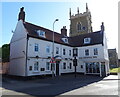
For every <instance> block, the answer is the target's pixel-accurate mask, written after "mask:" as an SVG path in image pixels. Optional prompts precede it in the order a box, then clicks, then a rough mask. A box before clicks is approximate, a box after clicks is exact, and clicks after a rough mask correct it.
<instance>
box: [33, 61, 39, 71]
mask: <svg viewBox="0 0 120 97" xmlns="http://www.w3.org/2000/svg"><path fill="white" fill-rule="evenodd" d="M34 71H39V63H38V62H35V63H34Z"/></svg>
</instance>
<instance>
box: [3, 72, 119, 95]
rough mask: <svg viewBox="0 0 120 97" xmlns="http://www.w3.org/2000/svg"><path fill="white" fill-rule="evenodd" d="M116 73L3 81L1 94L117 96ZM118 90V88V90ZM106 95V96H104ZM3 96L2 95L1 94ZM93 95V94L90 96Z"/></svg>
mask: <svg viewBox="0 0 120 97" xmlns="http://www.w3.org/2000/svg"><path fill="white" fill-rule="evenodd" d="M118 81H120V80H119V79H118V75H110V76H108V77H105V78H100V77H99V76H91V75H77V77H76V78H75V77H74V75H72V74H71V75H62V76H59V77H54V78H51V77H48V78H42V79H38V78H37V79H35V80H26V81H24V80H7V81H3V87H2V88H1V89H2V95H29V96H31V97H36V96H37V95H52V96H59V95H82V96H81V97H83V95H89V97H90V95H97V97H98V96H100V97H118V96H117V95H118V90H119V89H120V88H118ZM119 91H120V90H119ZM105 95H106V96H105ZM3 97H4V96H3ZM91 97H93V96H91Z"/></svg>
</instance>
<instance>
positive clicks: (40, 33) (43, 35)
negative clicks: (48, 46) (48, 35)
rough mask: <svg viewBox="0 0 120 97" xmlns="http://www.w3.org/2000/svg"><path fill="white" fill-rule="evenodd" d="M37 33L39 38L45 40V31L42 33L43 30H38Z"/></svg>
mask: <svg viewBox="0 0 120 97" xmlns="http://www.w3.org/2000/svg"><path fill="white" fill-rule="evenodd" d="M37 33H38V35H39V36H41V37H44V38H45V32H44V31H42V30H37Z"/></svg>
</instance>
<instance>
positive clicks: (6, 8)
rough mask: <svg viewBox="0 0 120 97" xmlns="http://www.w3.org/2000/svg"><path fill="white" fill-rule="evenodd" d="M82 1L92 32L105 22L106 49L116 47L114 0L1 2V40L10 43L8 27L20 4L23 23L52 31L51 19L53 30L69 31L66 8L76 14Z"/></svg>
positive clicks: (115, 6) (81, 7)
mask: <svg viewBox="0 0 120 97" xmlns="http://www.w3.org/2000/svg"><path fill="white" fill-rule="evenodd" d="M86 3H88V7H89V9H90V11H91V15H92V26H93V31H98V30H100V25H101V22H104V24H105V33H106V36H107V39H108V48H118V0H79V2H2V28H1V29H2V42H0V46H1V45H2V44H5V43H10V39H11V37H12V32H11V31H12V30H13V31H14V30H15V27H16V24H17V21H18V20H17V19H18V13H19V10H20V8H21V7H24V8H25V13H26V18H25V20H26V21H27V22H30V23H33V24H36V25H39V26H42V27H45V28H48V29H51V30H52V25H53V22H54V20H55V19H56V18H58V19H59V21H58V22H56V23H55V31H57V32H59V33H60V29H61V28H62V27H63V26H66V27H67V30H68V34H69V25H70V21H69V8H71V10H72V14H76V13H77V7H79V10H80V13H83V12H84V11H85V8H86Z"/></svg>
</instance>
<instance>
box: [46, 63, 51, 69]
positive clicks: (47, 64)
mask: <svg viewBox="0 0 120 97" xmlns="http://www.w3.org/2000/svg"><path fill="white" fill-rule="evenodd" d="M46 70H50V63H49V62H46Z"/></svg>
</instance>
